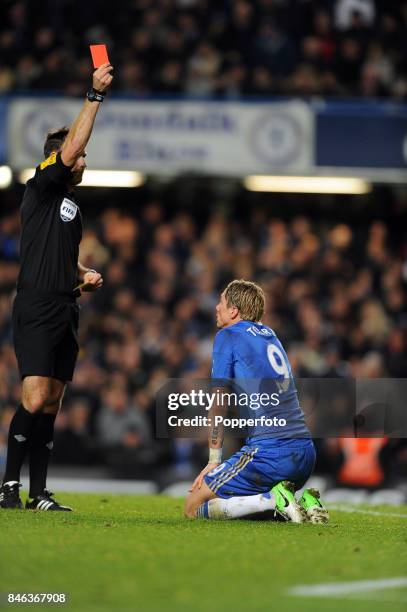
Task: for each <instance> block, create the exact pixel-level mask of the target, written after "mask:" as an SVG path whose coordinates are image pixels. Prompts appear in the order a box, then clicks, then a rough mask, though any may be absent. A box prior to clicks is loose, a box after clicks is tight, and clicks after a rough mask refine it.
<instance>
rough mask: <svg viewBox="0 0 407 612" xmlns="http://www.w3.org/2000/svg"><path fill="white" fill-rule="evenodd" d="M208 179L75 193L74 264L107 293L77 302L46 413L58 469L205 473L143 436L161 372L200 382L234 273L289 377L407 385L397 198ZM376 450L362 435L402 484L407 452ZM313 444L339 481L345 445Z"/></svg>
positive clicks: (1, 427)
mask: <svg viewBox="0 0 407 612" xmlns="http://www.w3.org/2000/svg"><path fill="white" fill-rule="evenodd" d="M208 183H210V182H208V181H206V183H205V185H203V184H202V183H198V184H197V185H195V192H194V188H192V187H191V186H190V187H189V189H187V184H188V181H186V183H185V182H182V186H183V187H182V189H180V188H179V186H178V187H176V186H174V185H173V186H172V187H171V188H170V189H167V190H165V189H164V190H162V191H161V193H160V194H159V195H157V193H155V194H154V193H152V192H149V190H148V189H147V188H144V189H142V190H138V191H137V193H136V195H134V192H132V191H131V190H124V191H123V192H122V195H121V197H122V201H117V202H115V203H114V204H113V203H112V202H109V198H108V197H107V196H108V193H109V192H103V191H100V190H97V191H94V190H91V191H88V190H86V193H85V191H82V192H81V195H82V194H83V197H84V198H85V201H84V203H83V212H84V215H85V220H86V221H85V228H86V229H85V233H84V238H83V242H82V248H81V259H82V261H83V262H84V263H85V264H86V265H88V266H89V267H92V268H96V269H98V270H101V271H102V272H103V274H104V278H105V287H104V289H103V290H102V291H100V292H98V293H96V294H93V295H89V294H88V295H84V296H83V297H82V298H81V299H80V303H81V305H82V314H81V328H80V346H81V352H80V358H79V362H78V366H77V369H76V373H75V378H74V382H73V384H72V385H70V387H69V391H68V394H67V397H66V399H65V403H64V404H65V405H64V410H63V412H62V413H61V414H60V416H59V417H58V420H57V436H56V443H55V454H54V462H56V463H58V462H59V463H63V464H70V465H72V464H74V465H100V464H103V465H105V466H106V467H107V468H108V469H109V471H110V473H111V474H112V475H114V476H119V477H131V478H137V477H138V478H145V477H146V476H147V475H155V476H156V477H158V478H162V477H164V474H165V473H166V472H165V469H168V466H171V470H173V471H175V473H176V474H179V475H182V474H184V475H186V476H188V475H189V474H191V473H193V471H194V470H196V469H197V467H199V466H200V465H203V464H204V462H205V460H206V453H207V451H206V443H202V444H196V443H193V442H192V441H191V440H172V441H171V440H156V439H155V393H156V391H157V389H159V388H160V387H161V386H162V385H163V382H164V381H165V380H166V379H168V378H181V377H183V378H187V377H189V378H193V379H202V378H207V377H208V376H209V373H210V364H211V349H212V342H213V337H214V334H215V333H216V328H215V320H214V308H215V306H216V304H217V302H218V299H219V293H220V291H221V290H222V289H223V288H224V286H225V284H226V283H227V282H229V281H230V280H231V279H233V278H236V277H237V278H241V277H244V278H248V279H253V280H255V281H257V282H258V283H260V284H261V285H262V286H263V287H264V289H265V291H266V294H267V303H268V307H267V315H266V317H265V318H264V322H265V323H267V324H269V325H270V326H271V327H272V328H273V329H274V330H275V331H276V333H277V334H278V335H279V337H280V338H281V340H282V342H283V344H284V346H285V347H286V350H287V352H288V355H289V358H290V360H291V364H292V367H293V370H294V373H295V374H296V375H297V376H301V377H321V378H323V377H329V378H336V377H357V378H376V377H379V378H380V377H398V378H403V377H407V350H406V349H407V346H406V344H407V342H406V338H407V313H406V310H405V288H406V282H407V243H406V241H405V233H404V232H403V223H402V220H403V215H405V211H406V204H407V203H406V202H402V201H398V200H397V198H396V196H395V194H394V193H393V192H391V191H387V192H385V193H384V194H382V195H380V196H378V195H375V196H374V197H373V196H372V201H371V202H370V204H369V205H367V204H366V202H365V204H360V203H359V204H358V203H357V199H356V200H355V201H354V202H352V198H349V196H348V197H345V198H344V197H343V196H342V198H337V199H335V198H333V199H331V200H330V201H326V202H321V201H320V198H317V197H314V196H308V197H307V196H298V195H291V196H286V197H284V196H277V195H274V196H271V195H259V194H257V195H254V194H249V193H248V192H244V191H243V190H241V191H240V192H237V193H235V194H229V196H228V197H225V198H221V199H219V196H218V197H216V196H215V194H214V193H212V194H211V192H210V186H209V185H208ZM20 191H21V188H20ZM91 192H93V194H92V195H91ZM124 192H126V194H127V195H124ZM19 197H21V193H18V190H15V191H14V192H12V193H9V194H8V196H7V199H6V200H5V201H4V205H3V208H4V209H5V214H4V215H3V216H2V217H1V219H0V453H3V456H2V459H3V461H4V452H5V441H6V433H7V427H8V423H9V420H10V418H11V416H12V414H13V411H14V409H15V406H16V404H17V403H18V401H19V380H18V373H17V369H16V363H15V357H14V353H13V348H12V343H11V329H10V312H11V305H12V299H13V294H14V284H15V280H16V275H17V270H18V233H19V216H18V200H19ZM375 199H376V200H377V201H376V203H375V201H374V200H375ZM311 200H312V202H311ZM96 201H99V202H104V203H103V204H99V205H98V207H95V204H94V203H95V202H96ZM91 202H93V205H92V204H91ZM368 206H369V207H370V208H369V207H368ZM368 210H371V212H372V213H375V214H376V215H377V216H369V215H368ZM339 219H342V220H341V221H339ZM344 433H345V432H344ZM235 442H236V441H234V442H231V441H229V442H228V444H229V445H230V444H232V445H233V444H234V443H235ZM388 442H389V444H387V442H386V441H383V440H381V441H380V444H379V446H378V447H377V440H372V441H371V444H372V445H376V446H375V447H374V449H371V450H372V453H373V454H376V455H379V454H380V452H382V450H383V449H382V447H385V446H387V447H388V446H390V448H393V449H394V452H392V453H390V458H391V465H390V467H391V470H388V475H389V476H390V481H391V482H394V481H397V479H399V478H400V477H401V476H403V475H404V476H405V475H406V468H407V446H406V445H405V443H404V442H400V441H397V440H390V441H388ZM236 443H237V442H236ZM318 444H319V446H320V454H319V463H318V470H319V472H320V473H335V472H336V473H337V476H338V475H339V472H338V470H339V469H340V466H341V465H342V459H341V457H342V458H343V456H344V454H346V452H347V450H346V449H343V448H339V447H338V444H339V445H340V441H338V440H333V441H332V440H331V441H329V440H328V441H327V440H319V441H318ZM366 444H368V442H366ZM164 468H165V469H164ZM386 475H387V474H386V468H385V465H384V467H383V470H382V469H380V471H379V472H377V473H376V476H375V479H374V481H373V482H371V483H369V482H364V483H363V482H359V483H358V482H354V483H352V482H350V484H355V485H356V484H372V485H379V484H382V483H383V482H384V481H385V479H386ZM352 478H356V480H357V478H358V471H357V470H353V471H351V478H350V480H351V481H352Z"/></svg>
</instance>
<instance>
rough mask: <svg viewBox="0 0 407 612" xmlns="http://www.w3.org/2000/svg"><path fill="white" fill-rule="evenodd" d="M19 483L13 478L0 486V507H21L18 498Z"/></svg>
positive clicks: (21, 504)
mask: <svg viewBox="0 0 407 612" xmlns="http://www.w3.org/2000/svg"><path fill="white" fill-rule="evenodd" d="M20 487H21V484H20V483H19V482H16V481H15V480H11V481H10V483H8V482H5V483H4V484H3V485H2V486H1V488H0V508H18V509H21V508H22V507H23V503H22V501H21V499H20V493H19V489H20Z"/></svg>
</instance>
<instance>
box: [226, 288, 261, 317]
mask: <svg viewBox="0 0 407 612" xmlns="http://www.w3.org/2000/svg"><path fill="white" fill-rule="evenodd" d="M225 299H226V304H227V306H228V308H230V307H231V306H236V308H237V309H238V310H239V314H240V318H241V319H243V320H244V321H254V322H258V321H260V320H261V318H262V316H263V314H264V309H265V305H266V297H265V295H264V291H263V289H262V288H261V287H259V285H256V283H252V282H251V281H247V280H244V279H240V280H234V281H232V282H231V283H229V284H228V286H227V287H226V289H225Z"/></svg>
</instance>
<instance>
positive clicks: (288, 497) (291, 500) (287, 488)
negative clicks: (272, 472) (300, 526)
mask: <svg viewBox="0 0 407 612" xmlns="http://www.w3.org/2000/svg"><path fill="white" fill-rule="evenodd" d="M271 492H272V493H273V494H274V497H275V500H276V512H277V514H279V515H280V516H282V517H283V518H284V519H285V520H286V521H291V522H293V523H305V522H306V521H307V513H306V511H305V510H304V508H303V507H302V506H301V505H300V504H299V503H298V502H297V500H296V499H295V495H294V493H295V485H294V483H293V482H289V481H288V480H283V481H282V482H279V483H278V484H276V486H275V487H273V488H272V489H271Z"/></svg>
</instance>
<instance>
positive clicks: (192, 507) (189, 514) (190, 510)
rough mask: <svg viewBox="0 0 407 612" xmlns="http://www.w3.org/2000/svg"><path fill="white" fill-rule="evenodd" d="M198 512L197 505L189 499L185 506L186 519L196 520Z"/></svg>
mask: <svg viewBox="0 0 407 612" xmlns="http://www.w3.org/2000/svg"><path fill="white" fill-rule="evenodd" d="M196 511H197V508H196V504H193V503H192V502H191V500H189V499H188V498H187V499H186V500H185V506H184V516H185V518H189V519H194V518H196Z"/></svg>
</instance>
